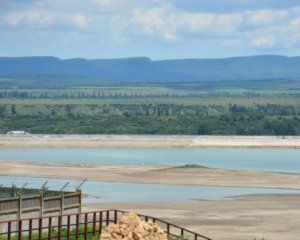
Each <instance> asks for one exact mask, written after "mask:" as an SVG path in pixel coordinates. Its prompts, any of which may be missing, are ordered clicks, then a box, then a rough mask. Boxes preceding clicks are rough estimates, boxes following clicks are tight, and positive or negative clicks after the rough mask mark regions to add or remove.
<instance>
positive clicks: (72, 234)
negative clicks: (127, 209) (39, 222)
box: [0, 225, 99, 240]
mask: <svg viewBox="0 0 300 240" xmlns="http://www.w3.org/2000/svg"><path fill="white" fill-rule="evenodd" d="M96 228H98V229H99V227H97V226H96ZM98 229H97V230H98ZM88 232H90V233H88V238H87V239H88V240H99V234H96V235H95V236H93V234H92V233H91V232H92V226H90V225H89V226H88ZM75 234H76V232H75V229H72V230H71V231H70V238H69V240H75V239H76V237H75ZM51 236H52V237H51V239H57V236H58V230H57V229H56V228H53V229H52V232H51ZM61 236H62V239H66V236H67V229H66V228H63V229H61ZM42 238H43V239H47V238H48V232H47V231H46V232H43V233H42ZM18 239H19V238H18V236H17V235H13V236H12V237H11V240H18ZM27 239H28V234H26V232H24V233H23V236H22V240H27ZM32 239H39V234H38V232H37V231H36V232H33V234H32ZM78 239H79V240H84V226H81V227H80V228H79V238H78ZM0 240H7V237H1V236H0Z"/></svg>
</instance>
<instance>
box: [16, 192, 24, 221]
mask: <svg viewBox="0 0 300 240" xmlns="http://www.w3.org/2000/svg"><path fill="white" fill-rule="evenodd" d="M17 198H18V219H21V218H22V212H23V211H22V196H21V194H18V196H17Z"/></svg>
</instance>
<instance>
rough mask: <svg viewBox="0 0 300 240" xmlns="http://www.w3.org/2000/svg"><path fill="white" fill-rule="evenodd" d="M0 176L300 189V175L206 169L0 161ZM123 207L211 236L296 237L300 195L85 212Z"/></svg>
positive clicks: (243, 239) (224, 239)
mask: <svg viewBox="0 0 300 240" xmlns="http://www.w3.org/2000/svg"><path fill="white" fill-rule="evenodd" d="M0 176H28V177H44V178H66V179H83V178H85V177H87V178H88V179H89V180H94V181H111V182H138V183H165V184H192V185H213V186H239V187H241V186H243V187H270V188H288V189H300V174H281V173H263V172H255V171H234V170H224V169H210V168H170V167H168V168H166V167H165V166H128V165H107V164H93V163H88V164H83V163H80V164H78V163H64V164H63V165H61V163H60V165H59V164H57V165H55V163H51V164H47V163H45V162H34V161H4V160H3V161H2V160H1V161H0ZM179 194H180V193H179ZM99 209H124V210H129V211H135V212H138V213H141V214H146V215H150V216H155V217H159V218H162V219H165V220H167V221H169V222H172V223H175V224H178V225H179V226H182V227H185V228H187V229H190V230H193V231H195V232H198V233H200V234H203V235H207V236H209V237H211V238H212V239H214V240H253V239H254V238H255V237H257V240H261V239H262V238H264V239H265V240H283V239H284V240H285V239H288V240H299V236H300V228H299V225H300V218H299V216H300V195H272V196H270V195H266V196H264V195H258V196H245V197H240V198H235V199H228V200H216V201H206V200H205V201H185V202H137V203H132V202H131V203H120V202H118V203H89V204H84V208H83V210H84V211H91V210H99Z"/></svg>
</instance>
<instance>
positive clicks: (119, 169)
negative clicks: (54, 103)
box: [0, 160, 300, 189]
mask: <svg viewBox="0 0 300 240" xmlns="http://www.w3.org/2000/svg"><path fill="white" fill-rule="evenodd" d="M0 176H14V177H16V176H26V177H45V178H60V179H74V180H82V179H84V178H87V179H88V180H91V181H106V182H127V183H161V184H181V185H199V186H200V185H203V186H232V187H258V188H260V187H261V188H286V189H300V174H288V173H271V172H257V171H245V170H227V169H214V168H205V167H167V166H138V165H109V164H96V163H53V162H51V163H50V164H49V163H45V162H36V161H9V160H7V161H5V160H1V161H0Z"/></svg>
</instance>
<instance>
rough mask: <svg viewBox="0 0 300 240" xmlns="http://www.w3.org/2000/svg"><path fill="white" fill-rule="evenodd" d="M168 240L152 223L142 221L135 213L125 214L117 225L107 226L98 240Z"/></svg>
mask: <svg viewBox="0 0 300 240" xmlns="http://www.w3.org/2000/svg"><path fill="white" fill-rule="evenodd" d="M121 239H126V240H168V238H167V236H166V234H165V233H164V231H163V230H162V229H161V228H160V227H159V226H158V225H157V224H155V223H153V222H152V221H148V222H145V221H142V220H141V219H140V218H139V217H138V216H137V215H136V214H135V213H126V214H124V215H123V216H122V218H121V219H120V220H119V221H118V223H117V224H113V225H108V226H107V227H106V228H105V229H104V230H103V231H102V234H101V237H100V240H121Z"/></svg>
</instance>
